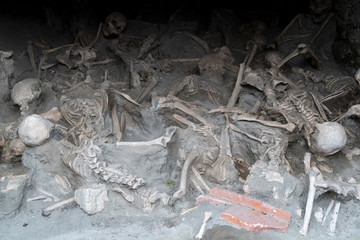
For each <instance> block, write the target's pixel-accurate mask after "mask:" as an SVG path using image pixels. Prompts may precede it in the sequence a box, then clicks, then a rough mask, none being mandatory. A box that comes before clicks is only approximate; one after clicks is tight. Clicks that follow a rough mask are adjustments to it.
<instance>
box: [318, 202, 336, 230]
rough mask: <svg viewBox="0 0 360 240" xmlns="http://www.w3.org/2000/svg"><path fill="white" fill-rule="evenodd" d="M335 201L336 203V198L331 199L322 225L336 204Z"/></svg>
mask: <svg viewBox="0 0 360 240" xmlns="http://www.w3.org/2000/svg"><path fill="white" fill-rule="evenodd" d="M334 203H335V200H334V199H331V201H330V203H329V206H328V208H327V209H326V212H325V216H324V218H323V220H322V223H321V225H324V224H325V221H326V218H327V216H328V215H329V213H330V211H331V209H332V207H333V206H334Z"/></svg>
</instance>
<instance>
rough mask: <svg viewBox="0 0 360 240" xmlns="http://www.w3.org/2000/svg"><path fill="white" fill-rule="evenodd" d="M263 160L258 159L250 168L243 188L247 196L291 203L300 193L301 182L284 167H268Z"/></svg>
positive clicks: (301, 188) (301, 189) (284, 203)
mask: <svg viewBox="0 0 360 240" xmlns="http://www.w3.org/2000/svg"><path fill="white" fill-rule="evenodd" d="M269 168H270V166H269V164H268V163H266V162H265V161H261V160H258V161H257V162H256V163H255V164H253V166H251V168H250V172H249V175H248V177H247V178H246V181H245V184H244V186H243V190H244V192H245V193H246V194H248V195H249V196H252V197H255V198H259V199H264V200H266V201H269V202H271V201H275V202H277V203H281V204H283V205H292V204H294V202H295V200H296V199H297V198H298V197H299V196H300V195H301V194H302V192H303V186H302V183H301V182H300V181H299V180H298V179H297V178H296V177H294V176H293V175H291V174H290V173H288V172H287V171H286V170H285V169H282V168H279V169H277V170H275V169H269Z"/></svg>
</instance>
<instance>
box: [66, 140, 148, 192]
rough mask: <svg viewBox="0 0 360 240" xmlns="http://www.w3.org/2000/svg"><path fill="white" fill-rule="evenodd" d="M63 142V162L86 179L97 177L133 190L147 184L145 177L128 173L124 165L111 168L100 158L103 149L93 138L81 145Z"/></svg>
mask: <svg viewBox="0 0 360 240" xmlns="http://www.w3.org/2000/svg"><path fill="white" fill-rule="evenodd" d="M63 144H64V146H65V148H64V150H62V151H61V154H62V160H63V162H64V163H65V165H66V166H68V167H69V168H70V169H71V170H73V171H74V172H75V173H76V174H78V175H79V176H81V177H82V178H83V179H85V180H86V181H87V180H89V181H90V180H91V179H92V178H93V177H97V178H100V179H102V180H103V181H105V182H107V183H114V184H118V185H119V186H124V187H127V188H129V189H132V190H135V189H138V188H139V187H141V186H143V185H145V184H146V181H145V180H144V179H142V178H138V177H136V176H133V175H131V174H128V173H127V170H126V169H124V168H123V167H121V166H118V167H117V168H111V167H108V166H107V164H106V162H104V161H101V160H99V156H100V155H101V153H102V150H101V149H100V148H99V147H98V146H97V145H96V144H94V143H93V141H92V140H88V141H87V142H86V143H85V144H84V145H83V146H80V147H78V146H75V145H73V144H71V143H70V142H63ZM74 154H76V156H75V157H74V156H73V155H74Z"/></svg>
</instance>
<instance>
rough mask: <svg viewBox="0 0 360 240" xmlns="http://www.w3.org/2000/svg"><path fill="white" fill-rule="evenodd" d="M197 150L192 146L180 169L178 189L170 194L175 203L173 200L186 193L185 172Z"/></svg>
mask: <svg viewBox="0 0 360 240" xmlns="http://www.w3.org/2000/svg"><path fill="white" fill-rule="evenodd" d="M198 155H199V154H198V151H197V150H196V148H193V149H192V150H191V152H190V153H189V155H188V156H187V158H186V160H185V163H184V166H183V168H182V171H181V178H180V186H179V189H178V190H177V191H176V192H175V193H174V194H173V196H172V203H175V201H176V200H177V199H179V198H182V197H183V196H185V194H186V179H187V172H188V169H189V167H190V165H191V163H192V162H193V161H194V160H195V158H197V157H198Z"/></svg>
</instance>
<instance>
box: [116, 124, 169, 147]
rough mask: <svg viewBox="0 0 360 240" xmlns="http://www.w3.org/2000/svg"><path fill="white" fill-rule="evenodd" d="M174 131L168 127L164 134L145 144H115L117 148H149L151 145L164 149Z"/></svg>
mask: <svg viewBox="0 0 360 240" xmlns="http://www.w3.org/2000/svg"><path fill="white" fill-rule="evenodd" d="M175 131H176V128H175V127H169V128H167V129H166V133H165V134H164V135H163V136H161V137H158V138H156V139H153V140H150V141H145V142H116V146H117V147H149V146H153V145H160V146H162V147H166V145H167V143H168V142H170V140H171V138H172V136H173V135H174V133H175Z"/></svg>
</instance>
